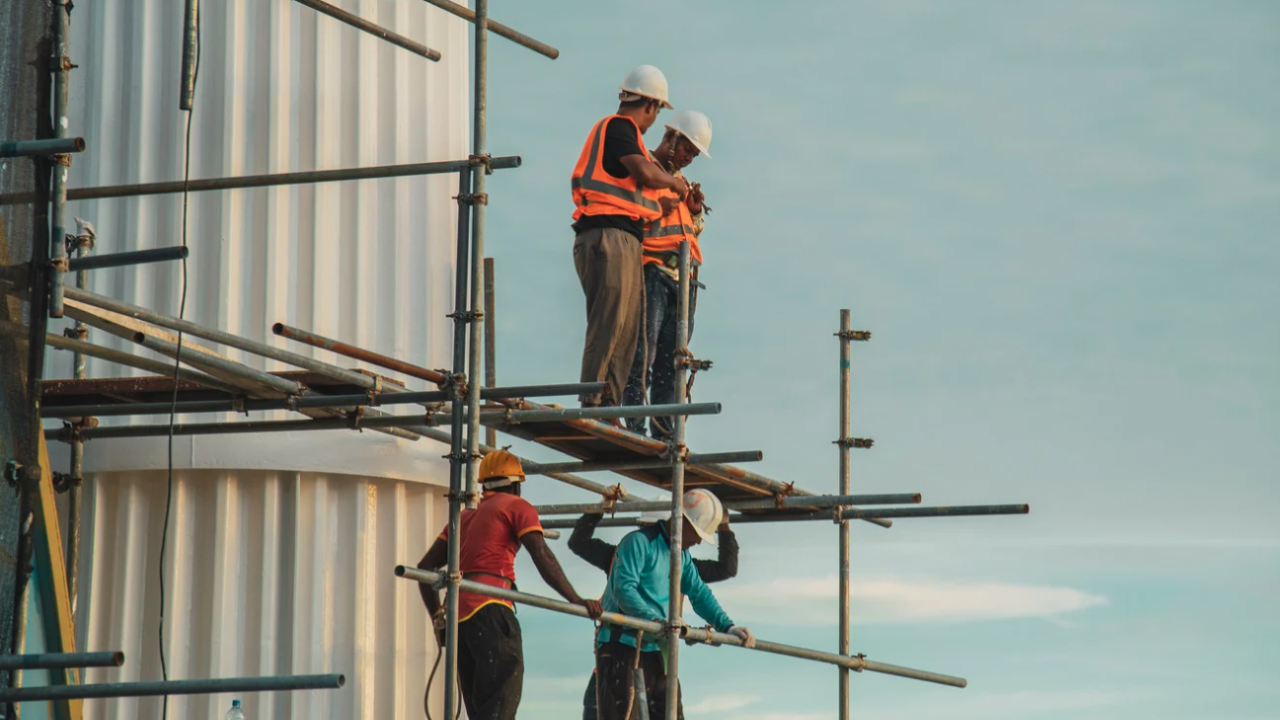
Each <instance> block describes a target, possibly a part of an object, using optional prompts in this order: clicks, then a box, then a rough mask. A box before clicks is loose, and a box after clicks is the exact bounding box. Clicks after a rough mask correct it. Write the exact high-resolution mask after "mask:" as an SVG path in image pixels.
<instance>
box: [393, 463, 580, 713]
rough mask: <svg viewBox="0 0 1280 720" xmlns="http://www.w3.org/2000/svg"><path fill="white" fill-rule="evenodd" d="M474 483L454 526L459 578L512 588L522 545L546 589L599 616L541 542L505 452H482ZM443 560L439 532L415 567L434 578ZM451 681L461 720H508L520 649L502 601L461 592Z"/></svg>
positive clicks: (437, 616)
mask: <svg viewBox="0 0 1280 720" xmlns="http://www.w3.org/2000/svg"><path fill="white" fill-rule="evenodd" d="M479 481H480V483H481V484H482V486H483V488H484V494H483V496H482V497H481V500H480V505H479V507H477V508H476V509H475V510H464V511H463V513H462V517H461V521H460V524H459V531H460V534H461V540H462V547H461V548H460V549H459V550H460V555H459V566H458V568H459V570H461V572H462V577H463V579H465V580H471V581H473V582H478V583H483V584H485V585H493V586H494V587H501V588H508V589H512V590H514V589H515V587H516V568H515V562H516V553H517V552H519V551H520V548H521V547H522V546H523V547H524V548H525V549H526V550H528V551H529V557H530V558H531V559H532V560H533V564H534V566H535V567H537V568H538V573H539V574H540V575H542V579H543V580H545V581H546V583H547V584H548V585H550V586H551V588H552V589H553V590H555V591H556V592H558V593H560V595H561V596H563V597H564V599H565V600H568V601H569V602H571V603H574V604H576V605H582V606H584V607H586V608H587V613H588V614H589V615H590V616H591V617H592V618H597V617H600V612H601V609H600V603H599V601H597V600H584V599H582V598H581V597H579V596H578V593H577V592H575V591H574V589H573V586H572V585H570V584H569V581H568V580H567V579H565V576H564V571H563V570H561V569H560V563H559V562H557V561H556V556H555V555H553V554H552V553H551V548H549V547H547V542H546V539H545V538H543V536H542V522H541V521H540V520H539V519H538V511H537V510H535V509H534V508H533V506H532V505H530V504H529V503H528V501H526V500H524V499H522V498H521V497H520V484H521V483H523V482H524V468H523V467H521V465H520V460H519V459H518V458H517V457H516V456H515V455H512V454H511V453H509V452H507V451H506V450H496V451H494V452H491V453H489V454H488V455H486V456H485V457H484V460H482V461H481V462H480V473H479ZM448 561H449V529H448V528H447V527H446V528H445V530H444V532H442V533H440V537H438V538H437V539H436V541H435V543H433V544H432V545H431V549H430V550H428V551H427V554H426V555H424V556H423V557H422V561H421V562H419V563H418V567H419V568H420V569H423V570H430V571H433V572H438V571H439V570H440V568H443V567H445V566H446V565H448ZM418 589H419V590H420V591H421V592H422V602H423V603H425V604H426V606H427V611H428V612H430V613H431V617H432V619H433V621H434V625H435V628H436V640H437V641H439V643H440V646H441V647H444V608H443V607H441V604H440V596H439V595H438V594H437V592H436V591H435V590H434V589H433V588H432V587H431V586H430V585H427V584H425V583H421V584H419V585H418ZM458 680H459V683H460V685H461V686H462V702H463V704H465V705H466V708H467V717H468V718H470V719H471V720H514V718H515V716H516V710H517V709H518V708H519V707H520V695H521V693H522V691H523V688H524V648H523V645H522V643H521V639H520V623H519V622H518V621H517V620H516V614H515V608H514V607H513V606H512V604H511V603H510V602H509V601H506V600H498V599H496V598H491V597H488V596H487V595H479V594H476V593H470V592H467V591H465V590H463V591H462V593H461V594H460V595H459V596H458ZM429 691H430V689H429V688H428V692H429Z"/></svg>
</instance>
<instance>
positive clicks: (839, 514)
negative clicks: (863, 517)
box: [831, 505, 849, 525]
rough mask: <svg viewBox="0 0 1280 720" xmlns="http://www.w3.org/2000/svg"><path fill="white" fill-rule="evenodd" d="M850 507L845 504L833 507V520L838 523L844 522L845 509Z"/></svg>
mask: <svg viewBox="0 0 1280 720" xmlns="http://www.w3.org/2000/svg"><path fill="white" fill-rule="evenodd" d="M848 509H849V508H848V507H847V506H845V505H837V506H835V507H833V508H831V522H832V523H834V524H836V525H841V524H843V523H844V521H845V517H844V511H845V510H848Z"/></svg>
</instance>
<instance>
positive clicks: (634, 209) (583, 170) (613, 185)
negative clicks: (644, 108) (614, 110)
mask: <svg viewBox="0 0 1280 720" xmlns="http://www.w3.org/2000/svg"><path fill="white" fill-rule="evenodd" d="M617 117H624V116H622V115H610V116H609V117H607V118H605V119H603V120H601V121H600V122H598V123H596V125H595V127H594V128H592V130H591V134H590V135H589V136H588V137H587V142H586V144H585V145H583V147H582V153H581V155H579V157H578V164H577V165H576V166H575V167H574V170H573V177H572V179H571V181H570V188H571V190H572V192H573V202H574V205H576V206H577V209H576V210H575V211H574V213H573V219H574V220H578V219H579V218H581V217H582V216H583V215H626V216H628V217H638V218H639V219H641V220H644V221H646V222H648V221H652V220H657V219H658V218H659V217H661V215H662V208H661V206H660V205H658V201H657V191H656V190H650V189H648V188H641V187H640V184H639V183H637V182H636V181H635V180H634V179H633V178H630V177H625V178H615V177H613V176H612V175H610V174H609V173H608V172H607V171H606V170H605V169H604V165H603V162H602V155H603V151H604V142H605V131H606V129H607V128H608V125H609V122H610V121H611V120H613V119H614V118H617ZM627 121H628V122H630V123H631V124H632V126H633V127H635V129H636V141H637V143H638V144H639V145H640V149H641V150H644V153H645V159H646V160H647V159H648V158H649V151H648V150H646V149H645V147H644V138H643V137H641V135H640V127H639V126H637V125H636V124H635V121H634V120H631V118H627Z"/></svg>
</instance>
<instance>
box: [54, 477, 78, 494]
mask: <svg viewBox="0 0 1280 720" xmlns="http://www.w3.org/2000/svg"><path fill="white" fill-rule="evenodd" d="M81 484H82V482H81V479H80V478H79V477H77V476H75V475H72V474H71V473H62V472H55V473H53V490H54V492H56V493H58V494H62V493H64V492H66V491H68V490H70V489H71V488H73V487H80V485H81Z"/></svg>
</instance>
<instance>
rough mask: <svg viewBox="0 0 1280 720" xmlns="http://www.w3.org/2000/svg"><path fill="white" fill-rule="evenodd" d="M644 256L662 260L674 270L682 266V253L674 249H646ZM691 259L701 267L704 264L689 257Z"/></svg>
mask: <svg viewBox="0 0 1280 720" xmlns="http://www.w3.org/2000/svg"><path fill="white" fill-rule="evenodd" d="M644 256H645V257H651V258H655V259H657V260H659V261H661V262H662V264H663V265H666V266H667V267H669V268H671V269H673V270H674V269H675V268H678V267H680V253H678V252H675V251H673V250H645V251H644ZM689 260H690V261H691V262H692V263H693V266H694V267H701V265H702V263H700V262H698V261H697V260H694V259H693V258H689Z"/></svg>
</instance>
